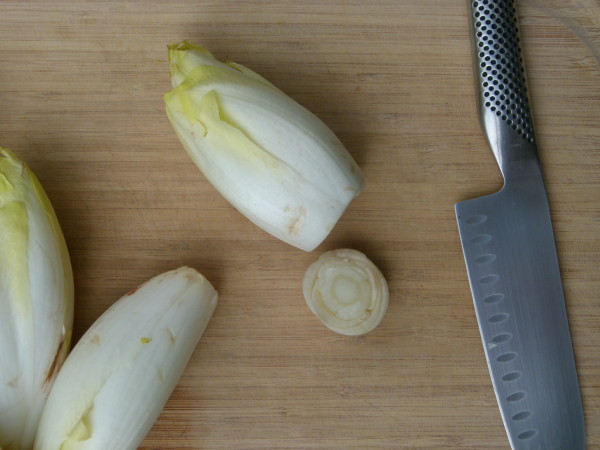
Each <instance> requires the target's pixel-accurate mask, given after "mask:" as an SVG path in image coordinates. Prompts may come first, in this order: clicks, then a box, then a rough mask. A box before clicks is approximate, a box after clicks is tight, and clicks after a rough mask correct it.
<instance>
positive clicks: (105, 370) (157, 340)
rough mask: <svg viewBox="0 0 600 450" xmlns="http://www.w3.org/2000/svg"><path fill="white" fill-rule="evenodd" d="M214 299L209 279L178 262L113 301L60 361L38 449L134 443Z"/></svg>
mask: <svg viewBox="0 0 600 450" xmlns="http://www.w3.org/2000/svg"><path fill="white" fill-rule="evenodd" d="M217 298H218V295H217V292H216V291H215V289H214V288H213V287H212V285H211V284H210V283H209V281H208V280H207V279H206V278H204V277H203V276H202V275H201V274H200V273H198V272H197V271H195V270H194V269H191V268H189V267H182V268H179V269H177V270H173V271H170V272H166V273H164V274H161V275H159V276H157V277H155V278H152V279H151V280H150V281H148V282H146V283H145V284H143V285H141V286H140V287H138V288H137V289H136V290H134V291H132V292H130V293H129V294H127V295H126V296H124V297H123V298H121V299H120V300H119V301H117V302H116V303H115V304H113V305H112V306H111V307H110V308H109V309H108V310H107V311H106V312H105V313H104V314H103V315H102V316H101V317H100V318H99V319H98V320H97V321H96V322H95V323H94V324H93V325H92V326H91V327H90V328H89V329H88V331H87V332H86V333H85V334H84V335H83V336H82V338H81V339H80V340H79V342H78V343H77V345H76V346H75V347H74V348H73V351H72V352H71V354H70V355H69V357H68V358H67V360H66V361H65V364H64V366H63V368H62V370H61V371H60V373H59V375H58V377H57V379H56V382H55V383H54V387H53V388H52V392H51V393H50V396H49V398H48V402H47V403H46V407H45V408H44V411H43V414H42V418H41V421H40V426H39V429H38V434H37V437H36V441H35V449H37V450H42V449H43V450H70V449H86V450H92V449H96V450H108V449H111V450H113V449H114V450H116V449H119V450H127V449H132V450H133V449H136V448H137V447H138V445H139V444H140V443H141V442H142V440H143V439H144V437H145V435H146V434H147V433H148V431H149V430H150V428H151V427H152V425H153V424H154V422H155V421H156V418H157V417H158V416H159V414H160V412H161V410H162V409H163V407H164V405H165V403H166V402H167V400H168V398H169V396H170V395H171V392H172V391H173V389H174V388H175V386H176V384H177V382H178V381H179V379H180V377H181V375H182V373H183V371H184V369H185V367H186V365H187V363H188V360H189V359H190V357H191V355H192V352H193V351H194V348H195V347H196V344H197V343H198V341H199V340H200V337H201V336H202V333H203V332H204V329H205V328H206V325H207V324H208V321H209V319H210V318H211V316H212V314H213V311H214V309H215V307H216V305H217Z"/></svg>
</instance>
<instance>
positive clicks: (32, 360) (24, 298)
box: [0, 148, 73, 450]
mask: <svg viewBox="0 0 600 450" xmlns="http://www.w3.org/2000/svg"><path fill="white" fill-rule="evenodd" d="M72 322H73V277H72V272H71V263H70V261H69V255H68V253H67V247H66V245H65V241H64V238H63V234H62V232H61V229H60V226H59V223H58V220H57V218H56V215H55V213H54V210H53V209H52V206H51V204H50V201H49V200H48V197H47V196H46V194H45V193H44V190H43V189H42V186H41V185H40V183H39V181H38V180H37V178H36V177H35V175H34V174H33V172H32V171H31V170H30V169H29V167H28V166H27V165H26V164H25V163H24V162H23V161H21V160H19V159H18V158H17V157H16V156H15V155H14V154H13V153H12V152H10V151H9V150H7V149H4V148H0V448H2V449H4V450H17V449H30V448H31V447H32V445H33V440H34V437H35V431H36V428H37V426H38V421H39V418H40V414H41V412H42V408H43V406H44V403H45V402H46V398H47V396H48V393H49V392H50V388H51V387H52V383H53V382H54V379H55V376H56V374H57V372H58V370H59V368H60V367H61V365H62V363H63V361H64V358H65V356H66V354H67V352H68V349H69V345H70V339H71V327H72Z"/></svg>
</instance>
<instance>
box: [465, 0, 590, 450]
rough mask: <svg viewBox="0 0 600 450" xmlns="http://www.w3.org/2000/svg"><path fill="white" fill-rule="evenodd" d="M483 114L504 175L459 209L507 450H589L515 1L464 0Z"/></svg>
mask: <svg viewBox="0 0 600 450" xmlns="http://www.w3.org/2000/svg"><path fill="white" fill-rule="evenodd" d="M468 3H469V8H470V23H471V34H472V42H473V46H472V47H473V53H474V58H473V61H474V69H475V80H476V86H477V92H478V102H479V118H480V122H481V126H482V129H483V132H484V134H485V136H486V138H487V141H488V144H489V146H490V148H491V150H492V152H493V155H494V157H495V159H496V162H497V163H498V166H499V168H500V171H501V172H502V175H503V178H504V185H503V187H502V188H501V190H500V191H499V192H496V193H494V194H491V195H486V196H483V197H480V198H476V199H472V200H467V201H464V202H460V203H457V204H456V205H455V210H456V217H457V220H458V228H459V233H460V239H461V244H462V248H463V253H464V257H465V262H466V266H467V273H468V278H469V284H470V287H471V292H472V294H473V302H474V306H475V312H476V316H477V322H478V325H479V330H480V333H481V338H482V341H483V346H484V352H485V356H486V360H487V364H488V368H489V371H490V375H491V379H492V384H493V387H494V392H495V394H496V398H497V401H498V406H499V408H500V412H501V415H502V420H503V423H504V426H505V428H506V432H507V435H508V440H509V443H510V445H511V447H512V448H513V449H527V450H529V449H561V450H563V449H564V450H577V449H583V448H585V427H584V415H583V407H582V402H581V395H580V391H579V383H578V379H577V371H576V366H575V359H574V355H573V348H572V343H571V336H570V332H569V325H568V319H567V312H566V307H565V302H564V297H563V288H562V282H561V276H560V270H559V264H558V258H557V253H556V246H555V240H554V232H553V229H552V222H551V215H550V207H549V202H548V197H547V193H546V188H545V185H544V179H543V174H542V170H541V167H540V163H539V158H538V151H537V142H536V137H535V132H534V129H533V120H532V115H531V109H530V106H529V99H528V94H527V86H526V80H525V73H524V67H523V61H522V56H521V43H520V39H519V30H518V22H517V14H516V9H515V4H514V1H513V0H478V1H473V0H469V2H468Z"/></svg>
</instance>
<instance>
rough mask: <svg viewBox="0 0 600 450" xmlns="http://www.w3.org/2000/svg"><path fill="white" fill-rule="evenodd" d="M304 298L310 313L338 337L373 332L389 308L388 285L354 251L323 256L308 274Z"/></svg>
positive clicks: (333, 251) (368, 261)
mask: <svg viewBox="0 0 600 450" xmlns="http://www.w3.org/2000/svg"><path fill="white" fill-rule="evenodd" d="M303 292H304V298H305V300H306V303H307V305H308V307H309V309H310V310H311V311H312V312H313V314H315V315H316V316H317V317H318V318H319V319H320V320H321V322H323V324H324V325H325V326H326V327H327V328H329V329H330V330H332V331H335V332H336V333H340V334H345V335H348V336H357V335H360V334H365V333H368V332H369V331H371V330H373V329H374V328H375V327H376V326H377V325H379V323H380V322H381V320H382V319H383V316H384V315H385V312H386V311H387V306H388V299H389V291H388V285H387V282H386V281H385V278H384V277H383V274H382V273H381V271H380V270H379V269H378V268H377V267H376V266H375V264H373V262H372V261H371V260H369V259H368V258H367V257H366V256H365V255H364V254H363V253H361V252H359V251H358V250H352V249H347V248H344V249H339V250H331V251H328V252H325V253H323V254H322V255H321V256H320V257H319V259H317V261H315V262H314V263H313V264H311V266H310V267H309V268H308V270H307V271H306V274H305V275H304V280H303Z"/></svg>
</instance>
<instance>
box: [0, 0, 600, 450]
mask: <svg viewBox="0 0 600 450" xmlns="http://www.w3.org/2000/svg"><path fill="white" fill-rule="evenodd" d="M518 11H519V15H520V17H521V31H522V38H523V39H522V40H523V43H524V48H525V63H526V66H527V70H528V73H529V82H530V92H531V97H532V104H533V114H534V118H535V125H536V131H537V135H538V141H539V147H540V154H541V158H542V161H543V166H544V170H545V174H546V178H547V182H548V190H549V195H550V200H551V204H552V213H553V218H554V226H555V229H556V237H557V245H558V249H559V258H560V262H561V267H562V272H563V281H564V287H565V293H566V302H567V307H568V313H569V319H570V323H571V327H572V335H573V342H574V348H575V354H576V358H577V364H578V370H579V376H580V382H581V389H582V395H583V402H584V406H585V417H586V426H587V435H588V445H589V448H600V385H599V382H600V347H599V346H598V345H597V344H598V341H599V339H600V279H599V278H600V277H599V276H598V269H599V264H600V127H599V126H598V122H599V120H600V4H599V3H598V1H597V0H560V1H559V0H523V1H520V2H519V5H518ZM467 23H468V22H467V4H466V2H465V1H464V0H444V1H441V0H405V1H398V0H379V1H376V2H365V1H359V0H331V1H323V0H309V1H303V2H299V1H292V0H280V1H267V0H244V1H241V0H239V1H224V0H195V1H191V0H190V1H183V0H176V1H168V2H167V1H122V2H116V1H66V0H63V1H55V0H53V1H50V0H45V1H44V0H39V1H20V0H19V1H2V2H0V105H1V107H0V145H2V146H5V147H8V148H11V149H12V150H13V151H15V152H16V153H17V154H18V155H19V156H20V157H22V158H23V159H25V160H26V161H28V162H29V164H30V165H31V167H32V168H33V169H34V171H35V172H36V173H37V175H38V177H39V178H40V180H41V182H42V184H43V185H44V187H45V189H46V190H47V192H48V195H49V197H50V199H51V201H52V203H53V204H54V206H55V208H56V211H57V214H58V217H59V220H60V222H61V224H62V227H63V230H64V233H65V236H66V240H67V243H68V246H69V249H70V253H71V257H72V262H73V268H74V275H75V285H76V311H75V339H77V338H78V337H80V336H81V335H82V333H83V332H84V331H85V330H86V328H87V327H89V326H90V325H91V324H92V322H93V321H94V320H95V319H96V318H97V317H98V316H99V315H100V314H101V313H102V312H103V311H105V310H106V309H107V308H108V306H110V305H111V304H112V303H113V302H115V301H116V300H117V299H118V298H119V297H121V296H122V295H123V294H125V293H126V292H127V291H129V290H130V289H132V288H133V287H135V286H136V285H138V284H140V283H141V282H143V281H145V280H147V279H149V278H150V277H152V276H154V275H156V274H158V273H160V272H163V271H166V270H170V269H173V268H176V267H178V266H181V265H190V266H193V267H195V268H197V269H198V270H200V271H201V272H203V273H204V274H205V275H206V276H207V277H208V278H209V279H210V280H211V281H212V282H213V284H214V285H215V286H216V287H217V289H218V290H219V292H220V303H219V306H218V308H217V310H216V312H215V315H214V317H213V318H212V320H211V322H210V324H209V327H208V329H207V330H206V333H205V335H204V337H203V339H202V341H201V343H200V345H199V346H198V348H197V350H196V352H195V353H194V356H193V358H192V360H191V361H190V363H189V366H188V367H187V370H186V372H185V374H184V376H183V378H182V379H181V382H180V383H179V385H178V386H177V388H176V390H175V392H174V393H173V395H172V396H171V398H170V400H169V402H168V404H167V405H166V408H165V410H164V412H163V414H162V415H161V416H160V417H159V419H158V421H157V422H156V424H155V426H154V428H153V429H152V430H151V432H150V433H149V435H148V436H147V439H146V440H145V441H144V443H143V446H142V448H144V449H175V448H180V449H184V448H186V449H199V448H209V449H210V448H226V449H238V448H240V449H241V448H244V449H250V448H256V449H263V448H269V449H283V448H290V449H291V448H294V449H298V448H331V449H333V448H336V449H350V448H357V449H359V448H360V449H364V448H424V449H434V448H439V449H448V448H460V449H481V448H494V449H496V448H497V449H501V448H508V443H507V439H506V435H505V432H504V429H503V426H502V421H501V419H500V415H499V412H498V408H497V406H496V400H495V396H494V392H493V390H492V387H491V382H490V378H489V375H488V372H487V367H486V363H485V358H484V354H483V349H482V345H481V341H480V337H479V334H478V329H477V323H476V320H475V314H474V310H473V306H472V300H471V294H470V290H469V286H468V282H467V275H466V270H465V266H464V262H463V257H462V253H461V248H460V242H459V239H458V232H457V226H456V223H455V217H454V210H453V205H454V203H456V202H458V201H462V200H465V199H468V198H472V197H476V196H480V195H483V194H487V193H491V192H493V191H495V190H497V189H498V188H499V187H500V185H501V178H500V175H499V172H498V170H497V167H496V165H495V162H494V159H493V157H492V155H491V152H490V151H489V150H488V149H487V147H486V144H485V140H484V137H483V135H482V133H481V131H480V129H479V125H478V122H477V112H476V106H475V92H474V84H473V78H472V68H471V53H470V43H469V34H468V28H467ZM182 39H189V40H191V41H193V42H197V43H200V44H203V45H204V46H206V47H207V48H208V49H210V50H211V51H212V52H213V53H214V54H215V55H216V56H217V57H219V58H222V59H229V60H233V61H237V62H239V63H242V64H244V65H246V66H248V67H250V68H252V69H254V70H256V71H257V72H259V73H261V74H262V75H263V76H265V77H266V78H268V79H269V80H271V81H272V82H273V83H274V84H276V85H277V86H279V87H280V88H281V89H282V90H284V91H285V92H287V93H288V94H289V95H291V96H292V97H293V98H294V99H296V100H297V101H299V102H300V103H301V104H303V105H305V106H306V107H308V108H309V109H310V110H312V111H313V112H314V113H315V114H317V115H318V116H319V117H321V118H322V119H323V120H324V121H325V122H326V123H327V124H328V125H329V126H330V127H331V128H332V129H333V130H334V131H335V133H336V134H337V135H338V136H339V137H340V139H341V140H342V141H343V142H344V143H345V144H346V146H347V147H348V149H349V151H350V152H351V153H352V154H353V156H354V157H355V158H356V160H357V162H358V163H359V165H360V166H361V167H362V168H363V169H364V172H365V174H366V180H367V184H366V189H365V191H364V193H363V194H362V195H361V196H360V197H359V198H357V199H356V200H355V201H354V202H353V203H352V205H351V207H350V208H349V209H348V211H347V213H346V214H345V215H344V216H343V218H342V220H341V221H340V222H339V223H338V225H337V227H336V228H335V229H334V231H333V232H332V234H331V235H330V236H329V238H328V239H327V240H326V241H325V243H323V244H322V246H321V247H319V248H318V249H317V250H316V251H315V252H312V253H305V252H303V251H300V250H297V249H294V248H292V247H290V246H288V245H286V244H284V243H282V242H279V241H277V240H275V239H274V238H272V237H270V236H269V235H267V234H265V233H264V232H263V231H261V230H259V229H257V228H256V227H255V226H254V225H252V224H251V223H250V222H248V221H247V220H246V219H245V218H243V217H242V216H241V215H240V214H238V213H237V212H236V211H235V210H234V209H233V208H232V207H231V206H230V205H229V204H228V203H226V201H225V200H223V198H222V197H220V196H219V195H218V194H217V193H216V191H215V190H214V189H213V188H212V187H211V186H210V185H209V184H208V183H207V181H206V180H205V179H204V177H203V176H202V175H201V174H200V172H199V171H198V170H197V169H196V168H195V166H194V165H193V164H192V163H191V161H190V159H189V157H188V156H187V154H186V153H185V152H184V150H183V148H182V147H181V145H180V144H179V142H178V141H177V139H176V137H175V134H174V132H173V130H172V128H171V126H170V124H169V123H168V121H167V119H166V116H165V113H164V107H163V101H162V95H163V94H164V93H165V92H166V91H167V90H168V89H169V76H168V66H167V61H166V56H167V55H166V45H167V43H169V42H175V41H179V40H182ZM339 247H351V248H356V249H358V250H361V251H363V252H365V253H366V254H367V255H368V256H369V257H370V258H372V260H373V261H374V262H376V264H377V265H378V266H379V267H380V268H381V270H382V271H383V272H384V273H385V275H386V277H387V280H388V282H389V286H390V290H391V292H390V293H391V300H390V306H389V310H388V312H387V315H386V316H385V318H384V320H383V322H382V323H381V325H380V326H379V327H378V328H377V329H376V330H375V331H373V332H372V333H370V334H368V335H366V336H362V337H355V338H351V337H344V336H340V335H336V334H333V333H332V332H330V331H328V330H327V329H326V328H325V327H324V326H322V325H321V323H320V322H319V321H318V320H317V319H316V318H315V317H314V316H313V315H312V313H311V312H310V311H309V310H308V308H307V307H306V305H305V303H304V300H303V297H302V291H301V280H302V277H303V274H304V271H305V269H306V268H307V267H308V265H309V264H310V263H312V262H313V261H314V260H315V259H316V258H317V257H318V255H319V254H320V253H321V252H323V251H325V250H329V249H333V248H339Z"/></svg>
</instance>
